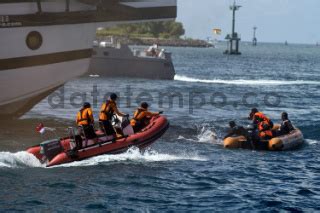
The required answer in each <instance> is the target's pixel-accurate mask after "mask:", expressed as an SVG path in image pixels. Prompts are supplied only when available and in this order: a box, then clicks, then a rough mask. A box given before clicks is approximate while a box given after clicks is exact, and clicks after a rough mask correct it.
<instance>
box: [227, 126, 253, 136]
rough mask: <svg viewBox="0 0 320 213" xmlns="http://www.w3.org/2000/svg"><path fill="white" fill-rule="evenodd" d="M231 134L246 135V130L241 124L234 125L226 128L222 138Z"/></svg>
mask: <svg viewBox="0 0 320 213" xmlns="http://www.w3.org/2000/svg"><path fill="white" fill-rule="evenodd" d="M233 135H237V136H240V135H242V136H244V137H246V138H247V137H248V131H247V130H246V129H245V128H243V126H234V127H232V128H230V129H229V130H228V134H227V135H226V136H225V137H224V138H228V137H231V136H233Z"/></svg>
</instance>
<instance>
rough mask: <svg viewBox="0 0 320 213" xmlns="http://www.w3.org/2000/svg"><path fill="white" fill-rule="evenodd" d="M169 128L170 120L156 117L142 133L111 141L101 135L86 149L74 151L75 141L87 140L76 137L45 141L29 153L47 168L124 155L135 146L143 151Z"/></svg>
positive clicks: (29, 150) (85, 147)
mask: <svg viewBox="0 0 320 213" xmlns="http://www.w3.org/2000/svg"><path fill="white" fill-rule="evenodd" d="M168 128H169V122H168V120H167V119H166V118H165V117H164V116H156V117H153V118H152V119H151V120H150V123H149V125H147V126H146V127H145V128H144V129H142V130H141V131H140V132H137V133H135V134H133V135H130V136H124V137H122V138H119V139H117V140H112V141H110V140H107V139H106V136H103V135H100V136H99V137H98V141H97V143H95V144H92V145H89V146H84V148H80V149H72V147H74V145H73V144H78V142H77V143H75V141H79V140H81V144H82V142H83V141H84V140H85V139H84V138H83V137H81V136H79V135H76V136H75V138H73V137H66V138H63V139H55V140H50V141H45V142H43V143H41V144H39V145H36V146H33V147H30V148H29V149H28V150H27V152H29V153H32V154H33V155H34V156H36V157H37V158H38V159H39V160H40V161H41V162H44V163H46V166H48V167H50V166H55V165H59V164H64V163H69V162H72V161H79V160H83V159H86V158H90V157H93V156H97V155H102V154H118V153H123V152H125V151H127V150H128V149H129V148H130V147H133V146H135V147H138V148H140V149H143V148H145V147H147V146H149V145H151V144H152V143H154V142H155V141H156V140H157V139H158V138H160V137H161V136H162V135H163V134H164V133H165V132H166V131H167V129H168ZM97 133H99V132H97ZM100 134H101V132H100Z"/></svg>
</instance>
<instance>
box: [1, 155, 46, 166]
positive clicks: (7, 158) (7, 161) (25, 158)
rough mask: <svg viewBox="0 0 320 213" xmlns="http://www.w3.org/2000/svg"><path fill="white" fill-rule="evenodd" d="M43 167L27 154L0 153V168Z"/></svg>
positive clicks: (32, 156)
mask: <svg viewBox="0 0 320 213" xmlns="http://www.w3.org/2000/svg"><path fill="white" fill-rule="evenodd" d="M25 167H44V165H42V164H41V163H40V161H39V160H38V159H37V158H36V157H35V156H34V155H32V154H30V153H28V152H24V151H23V152H17V153H11V152H0V168H25Z"/></svg>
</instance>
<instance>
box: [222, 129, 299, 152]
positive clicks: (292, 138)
mask: <svg viewBox="0 0 320 213" xmlns="http://www.w3.org/2000/svg"><path fill="white" fill-rule="evenodd" d="M303 143H304V138H303V134H302V132H301V131H300V130H299V129H298V128H295V129H294V130H293V131H291V132H290V133H288V134H285V135H281V136H278V137H274V138H272V139H270V140H260V141H253V140H249V139H247V138H246V137H244V136H241V135H239V136H234V137H228V138H226V139H224V141H223V145H224V148H228V149H254V150H269V151H286V150H292V149H296V148H298V147H299V146H301V145H302V144H303Z"/></svg>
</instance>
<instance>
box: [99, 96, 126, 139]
mask: <svg viewBox="0 0 320 213" xmlns="http://www.w3.org/2000/svg"><path fill="white" fill-rule="evenodd" d="M117 98H118V96H117V95H116V94H115V93H112V94H111V95H110V97H109V99H108V100H107V101H105V102H104V103H103V104H102V106H101V109H100V116H99V121H100V123H101V124H102V127H101V128H102V129H103V132H104V133H105V134H106V135H107V136H113V137H112V139H114V138H116V136H117V134H116V131H115V130H114V128H113V126H112V117H113V116H114V115H115V114H116V115H118V116H121V117H125V116H127V117H129V115H128V114H125V113H122V112H120V111H119V110H118V107H117V103H116V101H117Z"/></svg>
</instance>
